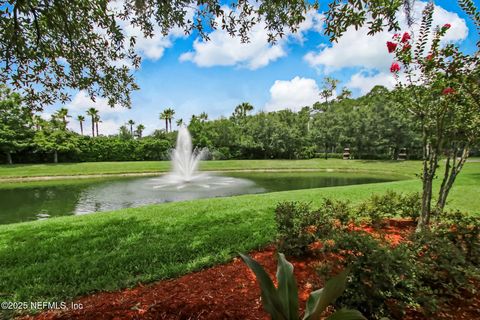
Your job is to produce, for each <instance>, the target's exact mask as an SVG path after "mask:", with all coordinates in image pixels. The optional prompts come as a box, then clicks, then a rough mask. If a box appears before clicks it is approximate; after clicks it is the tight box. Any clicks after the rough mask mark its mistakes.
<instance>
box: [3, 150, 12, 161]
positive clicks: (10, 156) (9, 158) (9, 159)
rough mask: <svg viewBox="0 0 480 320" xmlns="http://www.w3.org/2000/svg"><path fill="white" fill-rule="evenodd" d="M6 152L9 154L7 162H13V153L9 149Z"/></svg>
mask: <svg viewBox="0 0 480 320" xmlns="http://www.w3.org/2000/svg"><path fill="white" fill-rule="evenodd" d="M5 154H6V155H7V163H8V164H13V161H12V154H11V153H10V151H7V152H6V153H5Z"/></svg>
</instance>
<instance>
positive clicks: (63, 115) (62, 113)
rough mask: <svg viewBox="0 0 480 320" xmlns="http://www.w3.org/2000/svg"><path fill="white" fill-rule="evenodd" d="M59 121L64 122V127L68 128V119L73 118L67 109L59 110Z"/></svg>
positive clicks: (57, 114)
mask: <svg viewBox="0 0 480 320" xmlns="http://www.w3.org/2000/svg"><path fill="white" fill-rule="evenodd" d="M55 115H56V116H57V118H58V119H60V120H62V122H63V126H64V127H65V128H66V127H67V124H68V121H67V118H71V117H72V116H71V115H69V114H68V109H67V108H60V109H58V110H57V112H56V113H55Z"/></svg>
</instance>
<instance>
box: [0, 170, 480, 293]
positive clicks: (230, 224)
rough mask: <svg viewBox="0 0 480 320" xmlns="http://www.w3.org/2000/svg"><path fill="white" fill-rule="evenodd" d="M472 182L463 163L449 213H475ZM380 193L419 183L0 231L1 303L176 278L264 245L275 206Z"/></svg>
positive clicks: (244, 199) (478, 209) (475, 182)
mask: <svg viewBox="0 0 480 320" xmlns="http://www.w3.org/2000/svg"><path fill="white" fill-rule="evenodd" d="M417 164H418V163H417ZM388 165H389V163H387V164H386V166H388ZM405 165H408V163H405ZM379 169H380V168H379ZM412 171H414V170H412ZM479 181H480V163H469V164H467V165H466V167H465V171H464V172H463V173H462V175H461V176H460V177H459V179H458V181H457V185H456V186H455V188H454V190H453V192H452V194H451V199H452V202H451V203H450V207H451V208H458V209H461V210H466V211H469V212H473V213H480V200H479V197H478V193H479V192H480V183H479ZM388 189H391V190H396V191H402V192H411V191H416V190H419V189H420V183H419V181H417V180H403V181H396V182H389V183H381V184H366V185H355V186H344V187H334V188H322V189H309V190H296V191H286V192H277V193H269V194H257V195H244V196H237V197H229V198H215V199H203V200H196V201H188V202H177V203H167V204H161V205H152V206H146V207H141V208H132V209H124V210H118V211H114V212H109V213H101V214H92V215H85V216H76V217H61V218H55V219H51V220H45V221H36V222H27V223H18V224H12V225H3V226H0V270H2V272H1V273H0V292H1V293H2V295H3V299H2V300H6V301H8V300H10V301H63V300H65V299H71V298H73V297H75V296H79V295H83V294H87V293H91V292H94V291H97V290H115V289H120V288H124V287H128V286H133V285H135V284H137V283H139V282H149V281H153V280H158V279H164V278H171V277H176V276H179V275H181V274H185V273H188V272H190V271H193V270H198V269H201V268H204V267H207V266H210V265H213V264H217V263H221V262H226V261H228V260H229V259H231V258H232V257H233V256H235V255H236V254H237V252H239V251H244V252H247V251H249V250H253V249H256V248H260V247H262V246H264V245H265V244H267V243H269V242H271V241H272V240H273V239H274V235H275V224H274V215H273V210H274V208H275V205H276V204H277V203H278V202H279V201H286V200H289V201H310V202H312V205H317V204H319V203H320V202H321V201H322V199H323V198H324V197H333V198H337V199H348V200H350V201H353V202H357V201H359V200H361V199H364V198H366V197H368V196H369V195H371V194H372V193H383V192H385V191H386V190H388Z"/></svg>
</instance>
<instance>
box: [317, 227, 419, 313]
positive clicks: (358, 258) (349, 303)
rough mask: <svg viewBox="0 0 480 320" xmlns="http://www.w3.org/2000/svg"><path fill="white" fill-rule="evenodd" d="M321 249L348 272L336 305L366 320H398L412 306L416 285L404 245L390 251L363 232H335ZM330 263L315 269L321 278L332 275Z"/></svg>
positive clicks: (407, 251)
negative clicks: (351, 310) (364, 317)
mask: <svg viewBox="0 0 480 320" xmlns="http://www.w3.org/2000/svg"><path fill="white" fill-rule="evenodd" d="M331 240H333V241H330V243H332V244H333V245H330V246H324V248H323V251H324V253H327V254H335V255H336V256H341V257H342V259H341V260H342V261H343V263H344V265H348V266H349V268H350V269H351V273H350V279H349V284H348V287H347V289H346V290H345V293H344V294H343V295H342V297H340V298H339V299H338V300H337V302H336V305H337V306H339V307H348V308H354V309H358V310H360V311H361V312H362V313H363V314H364V315H366V316H367V317H368V318H369V319H381V318H382V317H390V318H393V319H401V318H402V316H403V314H404V311H405V308H406V307H407V306H412V305H414V304H415V294H416V288H417V287H418V281H417V278H416V274H415V266H414V264H413V259H412V253H411V252H410V251H409V250H408V248H407V247H406V246H405V245H399V246H397V247H395V248H391V247H389V246H387V245H386V244H384V243H382V242H381V241H379V240H377V239H375V238H373V237H372V236H371V235H370V234H368V233H366V232H363V231H351V232H346V231H345V232H339V233H336V234H334V235H333V237H332V239H331ZM332 263H335V264H336V262H331V260H327V262H324V263H322V264H320V265H319V269H318V272H319V274H320V275H321V276H324V277H325V276H328V275H330V274H331V272H332V268H333V269H335V268H336V266H335V265H333V264H332Z"/></svg>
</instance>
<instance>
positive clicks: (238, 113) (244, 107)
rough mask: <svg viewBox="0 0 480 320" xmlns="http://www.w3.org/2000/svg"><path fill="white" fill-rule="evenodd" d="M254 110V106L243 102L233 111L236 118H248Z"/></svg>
mask: <svg viewBox="0 0 480 320" xmlns="http://www.w3.org/2000/svg"><path fill="white" fill-rule="evenodd" d="M252 110H253V106H252V105H251V104H250V103H248V102H242V103H240V104H239V105H238V106H236V107H235V110H234V111H233V116H234V117H239V118H241V117H246V116H247V114H248V113H249V112H250V111H252Z"/></svg>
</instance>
